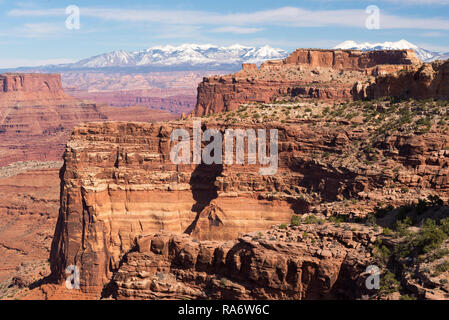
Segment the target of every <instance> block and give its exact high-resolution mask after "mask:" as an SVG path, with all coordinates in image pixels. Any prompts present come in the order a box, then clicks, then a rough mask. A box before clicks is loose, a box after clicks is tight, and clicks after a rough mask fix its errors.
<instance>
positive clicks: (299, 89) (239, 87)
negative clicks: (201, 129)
mask: <svg viewBox="0 0 449 320" xmlns="http://www.w3.org/2000/svg"><path fill="white" fill-rule="evenodd" d="M421 64H422V63H421V61H420V60H419V59H418V58H417V57H416V55H415V54H414V52H413V51H412V50H392V51H372V52H361V51H357V50H314V49H298V50H296V51H295V52H293V53H292V54H291V55H290V56H289V57H287V58H286V59H284V60H278V61H267V62H265V63H263V64H262V65H261V67H260V69H257V68H255V66H254V65H244V66H243V70H242V71H240V72H237V73H236V74H233V75H228V76H215V77H209V78H204V80H203V82H202V83H200V85H199V87H198V101H197V105H196V107H195V111H194V114H195V115H196V116H202V115H210V114H214V113H217V112H224V111H232V110H236V109H237V108H238V107H239V106H240V105H241V104H245V103H251V102H262V103H268V102H271V101H273V100H274V99H282V97H290V98H291V97H293V98H316V99H325V100H334V101H341V100H352V99H353V98H354V92H353V89H354V86H355V84H356V83H363V84H367V83H369V82H370V81H372V82H373V81H374V79H375V77H376V76H378V75H381V74H389V73H394V72H396V71H399V70H402V69H409V68H412V67H414V66H420V65H421Z"/></svg>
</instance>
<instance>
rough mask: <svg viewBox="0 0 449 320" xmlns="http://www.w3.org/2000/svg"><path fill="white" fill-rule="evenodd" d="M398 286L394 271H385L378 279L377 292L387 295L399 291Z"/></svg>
mask: <svg viewBox="0 0 449 320" xmlns="http://www.w3.org/2000/svg"><path fill="white" fill-rule="evenodd" d="M400 287H401V286H400V283H399V281H398V280H396V277H395V275H394V273H391V272H390V271H387V272H385V273H384V275H383V277H382V279H381V281H380V289H379V293H380V294H381V295H388V294H391V293H393V292H396V291H399V289H400Z"/></svg>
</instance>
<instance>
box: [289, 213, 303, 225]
mask: <svg viewBox="0 0 449 320" xmlns="http://www.w3.org/2000/svg"><path fill="white" fill-rule="evenodd" d="M301 222H302V220H301V217H300V216H298V215H296V214H295V215H293V216H292V220H291V222H290V223H291V225H292V226H299V225H300V224H301Z"/></svg>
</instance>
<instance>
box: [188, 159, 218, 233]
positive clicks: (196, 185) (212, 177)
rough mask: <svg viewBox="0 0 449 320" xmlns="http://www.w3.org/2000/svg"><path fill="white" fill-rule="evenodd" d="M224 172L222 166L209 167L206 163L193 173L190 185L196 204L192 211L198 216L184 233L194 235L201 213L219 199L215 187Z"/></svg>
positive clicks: (213, 165) (212, 165)
mask: <svg viewBox="0 0 449 320" xmlns="http://www.w3.org/2000/svg"><path fill="white" fill-rule="evenodd" d="M222 172H223V165H222V164H211V165H207V164H204V163H201V164H200V165H198V166H197V167H196V168H195V170H194V171H193V172H192V175H191V178H190V181H189V184H190V186H191V189H192V194H193V199H194V200H195V201H196V202H195V204H194V205H193V206H192V209H191V210H192V211H193V212H196V213H197V215H196V218H195V220H194V221H193V222H192V224H191V225H190V226H189V227H188V228H187V229H186V230H185V231H184V232H185V233H188V234H191V233H192V231H193V230H194V229H195V226H196V223H197V222H198V219H199V217H200V214H201V211H203V210H204V208H206V207H207V206H208V205H209V204H210V203H211V201H212V200H214V199H216V198H217V197H218V192H217V191H218V187H217V186H216V185H215V181H216V180H217V177H218V176H220V175H221V173H222Z"/></svg>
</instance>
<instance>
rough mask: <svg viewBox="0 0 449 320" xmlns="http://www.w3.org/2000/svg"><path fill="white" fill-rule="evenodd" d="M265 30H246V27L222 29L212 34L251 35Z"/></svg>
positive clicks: (213, 30) (215, 30) (214, 30)
mask: <svg viewBox="0 0 449 320" xmlns="http://www.w3.org/2000/svg"><path fill="white" fill-rule="evenodd" d="M262 30H264V29H263V28H244V27H232V26H229V27H220V28H216V29H212V30H211V32H217V33H236V34H250V33H256V32H260V31H262Z"/></svg>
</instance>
